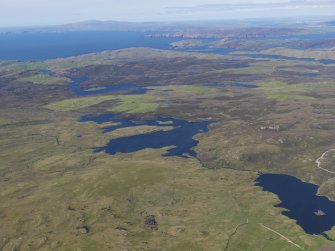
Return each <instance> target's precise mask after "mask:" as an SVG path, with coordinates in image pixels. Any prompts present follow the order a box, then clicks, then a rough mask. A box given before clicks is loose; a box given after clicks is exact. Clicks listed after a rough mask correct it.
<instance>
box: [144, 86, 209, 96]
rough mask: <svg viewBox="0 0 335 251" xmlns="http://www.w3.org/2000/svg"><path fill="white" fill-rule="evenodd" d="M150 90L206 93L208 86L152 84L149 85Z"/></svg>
mask: <svg viewBox="0 0 335 251" xmlns="http://www.w3.org/2000/svg"><path fill="white" fill-rule="evenodd" d="M149 89H151V90H158V91H174V92H177V93H186V94H206V93H209V92H210V90H211V89H210V88H208V87H205V86H194V85H166V86H154V87H149Z"/></svg>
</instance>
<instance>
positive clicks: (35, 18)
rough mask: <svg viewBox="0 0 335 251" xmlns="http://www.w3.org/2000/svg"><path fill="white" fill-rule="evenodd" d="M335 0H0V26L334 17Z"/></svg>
mask: <svg viewBox="0 0 335 251" xmlns="http://www.w3.org/2000/svg"><path fill="white" fill-rule="evenodd" d="M334 13H335V0H142V1H140V0H122V1H120V0H57V1H54V0H29V1H28V0H0V26H18V25H19V26H25V25H48V24H61V23H69V22H78V21H83V20H118V21H176V20H211V19H216V20H218V19H244V18H271V17H275V18H277V17H296V18H297V19H299V18H301V17H306V16H334Z"/></svg>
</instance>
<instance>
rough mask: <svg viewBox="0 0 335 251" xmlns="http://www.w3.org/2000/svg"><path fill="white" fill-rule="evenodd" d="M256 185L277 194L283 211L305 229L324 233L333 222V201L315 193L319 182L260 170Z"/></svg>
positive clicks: (334, 220) (308, 231) (334, 213)
mask: <svg viewBox="0 0 335 251" xmlns="http://www.w3.org/2000/svg"><path fill="white" fill-rule="evenodd" d="M256 186H259V187H262V188H263V190H264V191H267V192H271V193H273V194H276V195H277V196H278V198H279V200H280V201H281V202H280V203H279V204H277V205H275V207H280V208H284V211H283V212H282V214H283V215H285V216H287V217H289V218H290V219H293V220H295V221H296V223H297V224H298V225H299V226H300V227H301V228H302V229H303V230H304V231H305V232H306V233H307V234H314V235H323V236H325V237H326V238H329V237H328V236H327V235H326V234H325V233H324V232H326V231H329V230H330V229H331V228H332V227H334V226H335V201H331V200H329V199H328V198H327V197H325V196H320V195H318V194H317V192H318V188H319V187H318V186H317V185H314V184H311V183H307V182H304V181H301V180H299V179H298V178H295V177H293V176H290V175H284V174H261V175H260V176H259V177H258V178H257V179H256Z"/></svg>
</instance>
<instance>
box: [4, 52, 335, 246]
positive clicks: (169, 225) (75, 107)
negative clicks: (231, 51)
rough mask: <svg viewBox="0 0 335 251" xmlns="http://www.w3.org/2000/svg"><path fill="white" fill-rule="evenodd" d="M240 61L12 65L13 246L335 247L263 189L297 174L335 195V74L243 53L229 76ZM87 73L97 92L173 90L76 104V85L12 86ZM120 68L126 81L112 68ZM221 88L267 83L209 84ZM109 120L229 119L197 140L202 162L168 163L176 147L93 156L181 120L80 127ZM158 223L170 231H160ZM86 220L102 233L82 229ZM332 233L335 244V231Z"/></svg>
mask: <svg viewBox="0 0 335 251" xmlns="http://www.w3.org/2000/svg"><path fill="white" fill-rule="evenodd" d="M111 59H113V60H111ZM230 59H231V56H222V55H214V54H212V55H209V54H200V53H179V52H173V51H171V52H167V51H161V50H151V49H142V48H140V49H127V50H120V51H114V52H103V53H98V54H89V55H84V56H79V57H72V58H66V59H56V60H49V61H46V62H40V63H31V62H30V63H8V64H0V73H1V74H2V75H0V81H2V82H1V84H2V86H4V88H3V87H2V86H0V88H3V89H1V91H0V97H1V99H0V105H1V106H0V107H1V109H0V143H1V144H0V157H1V163H0V187H1V191H0V201H1V203H0V223H1V227H2V229H5V231H0V250H5V251H7V250H10V251H13V250H27V251H30V250H34V251H35V250H36V251H40V250H60V251H62V250H64V251H72V250H74V251H78V250H83V251H84V250H88V251H91V250H92V251H94V250H99V251H100V250H129V251H133V250H150V251H154V250H155V251H158V250H162V251H165V250H168V251H179V250H182V251H183V250H192V251H193V250H209V251H211V250H213V251H214V250H215V251H216V250H222V251H233V250H236V251H240V250H265V251H266V250H269V251H273V250H301V248H302V249H304V250H311V251H312V250H317V251H321V250H322V249H321V248H323V247H329V248H331V247H333V248H335V244H334V242H330V241H327V240H326V239H325V238H323V237H322V236H314V235H308V234H306V233H304V231H303V230H302V229H301V228H300V227H299V226H298V225H297V224H296V223H295V221H294V220H290V219H289V218H287V217H285V216H283V215H282V214H281V212H282V210H283V209H282V208H277V207H274V205H276V204H278V203H279V200H278V197H276V196H275V195H273V194H271V193H268V192H264V191H262V190H261V188H259V187H256V186H255V185H254V182H255V179H256V178H257V175H258V173H259V172H271V173H285V174H290V175H294V176H296V177H299V178H300V179H302V180H304V181H307V182H313V183H315V184H318V185H320V190H319V193H320V194H323V195H327V196H328V197H329V198H331V199H335V193H334V191H333V190H334V189H333V187H334V183H335V181H334V178H332V176H330V175H329V174H328V173H324V172H323V171H322V170H320V169H318V168H317V167H316V164H315V160H316V159H317V158H319V157H320V156H321V154H322V153H323V152H325V151H327V150H328V149H332V148H335V146H334V142H333V138H334V137H333V136H334V129H332V128H333V127H332V126H333V125H334V119H333V118H334V116H333V115H335V114H334V95H335V94H334V83H333V82H332V80H331V79H332V76H333V75H332V69H331V66H329V67H330V68H327V69H325V68H323V66H320V64H318V63H315V64H314V63H306V62H298V61H286V60H280V61H279V60H274V61H273V60H251V59H250V58H247V59H243V58H240V57H238V59H239V60H241V61H243V60H246V61H243V62H244V63H246V64H248V67H245V68H239V69H236V68H229V65H230V64H231V62H230ZM235 59H236V58H235ZM225 60H227V61H229V62H228V63H227V64H226V62H225ZM162 62H163V63H162ZM101 65H103V67H101ZM115 65H117V66H118V67H114V66H115ZM86 66H89V68H90V69H91V74H92V75H91V76H90V79H94V82H95V83H97V84H101V83H100V81H101V82H102V81H106V82H113V83H115V81H114V80H118V78H120V79H121V80H122V81H125V79H126V80H127V81H128V80H129V81H130V80H131V81H132V82H136V83H137V82H139V83H145V84H146V86H148V85H149V84H148V83H154V82H158V83H160V84H161V86H153V87H151V86H150V87H148V89H149V90H148V94H144V95H101V96H100V95H98V96H87V97H80V98H78V97H77V98H73V96H72V94H71V93H70V92H69V93H64V86H62V85H54V86H48V85H44V84H39V85H33V84H31V83H25V84H22V83H17V82H16V81H15V80H13V81H12V82H11V79H17V78H18V74H19V73H20V74H21V73H24V74H22V75H24V76H26V75H28V74H29V71H31V70H36V69H39V68H41V69H49V70H53V71H55V72H63V73H64V75H66V76H68V75H71V74H70V73H73V74H78V75H80V74H82V72H83V71H84V70H83V68H81V67H86ZM78 67H79V68H78ZM95 67H97V68H96V69H95ZM230 67H231V66H230ZM327 67H328V66H327ZM114 68H116V69H117V70H116V71H115V72H116V73H117V74H111V72H113V70H114ZM281 68H282V69H284V71H281V72H280V70H281ZM85 69H86V68H85ZM145 69H147V71H146V70H145ZM199 69H201V70H199ZM288 69H289V70H291V71H293V72H296V73H297V74H298V73H301V72H304V71H305V69H306V71H308V72H314V71H317V70H320V72H321V73H322V71H324V74H325V76H323V75H321V76H320V77H318V78H317V79H315V80H314V81H312V80H310V79H308V81H307V80H306V79H301V78H299V77H296V78H293V77H292V75H291V73H289V74H287V70H288ZM69 70H71V71H69ZM95 70H97V71H95ZM98 70H101V71H98ZM276 70H279V73H276ZM27 71H28V72H27ZM176 71H177V72H178V74H173V72H176ZM134 72H135V73H134ZM138 72H140V74H139V73H138ZM285 72H286V73H285ZM230 73H231V74H230ZM118 74H120V75H118ZM136 74H138V76H137V75H136ZM248 74H249V75H252V76H248ZM327 74H328V75H327ZM115 75H116V76H115ZM134 75H136V78H135V77H134ZM8 76H11V77H10V78H8ZM20 76H21V75H20ZM1 77H4V79H2V78H1ZM160 79H161V80H162V81H159V80H160ZM137 80H139V81H137ZM156 80H157V81H156ZM34 81H37V80H36V79H33V81H32V82H34ZM122 81H121V82H122ZM125 82H126V81H125ZM195 82H196V84H197V85H185V83H195ZM215 82H224V83H255V84H257V85H258V86H259V88H255V89H247V88H230V87H220V89H219V87H214V88H212V87H205V86H201V84H205V83H215ZM48 83H49V81H48ZM101 85H102V84H101ZM27 86H28V87H29V88H27ZM92 86H95V85H92ZM9 87H10V88H9ZM12 88H13V89H14V91H10V90H11V89H12ZM225 88H226V89H225ZM93 90H96V89H93ZM167 90H172V91H167ZM55 91H59V92H58V93H59V94H60V95H59V96H57V95H54V93H55ZM165 91H167V92H165ZM2 93H3V94H2ZM40 93H43V95H40ZM63 93H64V96H63ZM45 96H46V97H47V98H48V99H49V97H51V98H52V100H48V99H47V100H46V99H44V98H43V97H45ZM278 101H280V102H278ZM18 107H19V108H20V109H18ZM104 113H120V116H126V117H131V118H137V119H143V118H144V117H146V116H149V117H150V116H154V115H157V116H164V117H175V118H182V119H186V120H189V121H200V120H212V121H216V122H215V123H213V124H212V125H211V126H210V130H209V132H207V133H204V134H199V135H196V136H195V139H196V140H198V141H199V144H198V145H197V146H196V147H195V151H196V152H197V157H198V158H199V159H197V158H180V157H163V155H164V154H165V153H166V151H167V150H168V148H162V149H155V150H154V149H144V150H142V151H139V152H136V153H130V154H116V155H108V154H106V153H104V152H100V153H95V152H94V151H93V149H95V148H97V147H101V146H104V145H105V144H107V143H108V142H109V140H111V139H114V138H120V137H125V136H130V135H138V134H144V133H150V132H155V131H157V130H171V129H172V124H169V123H162V125H164V126H159V127H156V126H136V127H129V128H122V129H118V130H115V131H113V132H110V133H103V132H102V130H101V129H103V128H106V127H108V126H113V125H116V124H117V123H113V122H107V123H103V124H96V123H93V122H85V123H81V122H78V120H79V118H80V116H82V115H87V114H104ZM170 147H173V146H170ZM331 157H333V156H329V157H328V158H327V163H326V162H325V163H326V164H327V167H328V166H331V165H332V163H333V161H334V160H333V158H331ZM148 217H149V218H150V217H151V218H152V217H154V219H155V220H156V223H157V224H154V225H150V224H148V222H147V219H148ZM83 226H87V227H88V228H89V233H87V234H85V233H83V232H81V231H80V230H81V229H80V227H83ZM269 229H271V230H269ZM272 230H274V231H277V232H278V233H280V234H282V235H284V236H285V237H286V238H288V239H289V240H290V241H291V242H289V241H288V240H287V239H285V238H283V237H282V236H280V235H278V234H276V233H275V232H273V231H272ZM327 234H328V235H329V236H330V237H331V238H335V229H332V230H331V231H329V232H328V233H327ZM292 242H294V243H295V244H296V245H298V246H299V247H301V248H298V247H297V246H295V245H293V244H292ZM325 250H327V249H325ZM330 250H331V249H330Z"/></svg>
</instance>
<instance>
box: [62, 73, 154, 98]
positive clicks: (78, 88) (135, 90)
mask: <svg viewBox="0 0 335 251" xmlns="http://www.w3.org/2000/svg"><path fill="white" fill-rule="evenodd" d="M71 80H72V83H70V85H69V88H70V91H71V92H72V93H73V94H74V95H76V96H80V97H81V96H91V95H101V94H108V93H113V92H120V91H127V94H145V93H146V92H147V91H148V89H146V88H145V86H143V85H139V84H123V85H110V86H106V87H102V88H101V89H97V90H90V89H86V88H85V87H84V86H83V83H84V82H85V81H87V80H88V78H86V77H74V78H72V79H71ZM153 85H154V84H153ZM153 85H151V86H153Z"/></svg>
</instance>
